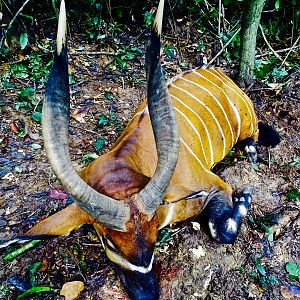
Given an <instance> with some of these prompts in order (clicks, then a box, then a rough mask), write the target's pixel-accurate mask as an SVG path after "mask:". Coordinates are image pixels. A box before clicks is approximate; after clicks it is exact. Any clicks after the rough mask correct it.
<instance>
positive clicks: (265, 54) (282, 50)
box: [255, 45, 300, 58]
mask: <svg viewBox="0 0 300 300" xmlns="http://www.w3.org/2000/svg"><path fill="white" fill-rule="evenodd" d="M297 48H300V45H299V46H294V47H289V48H285V49H279V50H275V52H276V53H281V52H286V51H289V50H291V49H292V50H295V49H297ZM272 53H273V52H267V53H264V54H258V55H255V58H260V57H264V56H267V55H270V54H272Z"/></svg>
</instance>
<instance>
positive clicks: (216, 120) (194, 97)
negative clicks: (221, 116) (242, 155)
mask: <svg viewBox="0 0 300 300" xmlns="http://www.w3.org/2000/svg"><path fill="white" fill-rule="evenodd" d="M172 86H173V87H174V88H176V89H178V90H180V91H182V92H184V93H186V94H188V95H189V96H190V97H192V98H193V99H194V100H196V101H197V102H198V103H199V104H201V105H202V106H203V107H204V108H205V109H206V110H207V111H208V112H209V113H210V114H211V116H212V117H213V119H214V121H215V122H216V124H217V126H218V129H219V131H220V133H221V135H222V140H223V152H222V158H224V157H225V155H226V153H225V151H226V140H225V136H224V132H223V130H222V127H221V125H220V123H219V121H218V119H217V118H216V116H215V115H214V113H213V112H212V111H211V109H210V108H209V107H207V106H206V105H205V104H204V103H203V102H201V101H200V100H199V99H198V98H197V97H196V96H195V95H193V94H191V93H190V92H188V91H187V90H184V89H182V88H180V87H178V86H176V85H175V83H173V84H172Z"/></svg>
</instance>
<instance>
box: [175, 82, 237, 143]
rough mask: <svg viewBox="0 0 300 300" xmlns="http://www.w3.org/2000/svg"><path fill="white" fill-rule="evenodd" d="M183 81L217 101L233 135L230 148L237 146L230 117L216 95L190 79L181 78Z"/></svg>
mask: <svg viewBox="0 0 300 300" xmlns="http://www.w3.org/2000/svg"><path fill="white" fill-rule="evenodd" d="M181 79H182V80H184V81H186V82H189V83H191V84H193V85H195V86H197V87H198V88H200V89H201V90H203V91H205V92H206V93H207V94H208V95H209V96H210V97H211V98H212V99H214V100H215V102H216V103H217V105H218V106H219V108H220V109H221V111H222V112H223V115H224V117H225V119H226V122H227V124H228V127H229V130H230V134H231V146H230V148H232V147H233V145H234V144H235V143H234V141H235V138H234V134H233V131H232V126H231V123H230V121H229V119H228V116H227V114H226V111H225V110H224V108H223V106H222V105H221V103H220V102H219V100H218V99H217V98H216V97H215V95H214V94H213V93H212V92H211V91H209V90H208V89H207V88H205V87H203V86H202V85H200V84H198V83H196V82H194V81H191V80H188V79H186V78H185V77H181Z"/></svg>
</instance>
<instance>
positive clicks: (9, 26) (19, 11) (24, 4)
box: [0, 0, 30, 48]
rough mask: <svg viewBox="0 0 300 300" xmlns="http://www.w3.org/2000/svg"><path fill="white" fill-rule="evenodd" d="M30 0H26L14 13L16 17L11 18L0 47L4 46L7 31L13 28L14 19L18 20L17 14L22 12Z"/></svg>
mask: <svg viewBox="0 0 300 300" xmlns="http://www.w3.org/2000/svg"><path fill="white" fill-rule="evenodd" d="M29 1H30V0H26V1H25V2H24V3H23V5H22V6H21V7H20V8H19V10H18V11H17V12H16V14H15V15H14V17H13V18H12V19H11V21H10V22H9V24H8V26H7V28H6V30H5V33H4V34H3V36H2V38H1V41H0V48H2V45H3V41H4V39H5V37H6V32H7V31H8V30H9V29H10V28H11V26H12V24H13V23H14V21H15V20H16V18H17V16H18V15H19V14H20V13H21V11H22V10H23V9H24V7H25V6H26V4H27V3H28V2H29Z"/></svg>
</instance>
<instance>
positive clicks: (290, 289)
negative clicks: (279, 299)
mask: <svg viewBox="0 0 300 300" xmlns="http://www.w3.org/2000/svg"><path fill="white" fill-rule="evenodd" d="M280 293H281V295H282V296H283V297H284V298H285V299H298V298H300V287H298V286H295V285H290V286H282V287H281V288H280Z"/></svg>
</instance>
